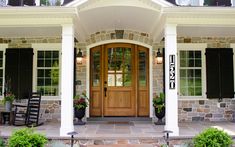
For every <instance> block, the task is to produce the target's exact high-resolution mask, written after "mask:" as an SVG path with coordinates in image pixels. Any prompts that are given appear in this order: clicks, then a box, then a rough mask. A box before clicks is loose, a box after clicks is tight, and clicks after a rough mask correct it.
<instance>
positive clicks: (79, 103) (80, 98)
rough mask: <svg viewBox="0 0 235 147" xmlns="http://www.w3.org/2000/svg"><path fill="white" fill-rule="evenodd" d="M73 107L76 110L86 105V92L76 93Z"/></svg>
mask: <svg viewBox="0 0 235 147" xmlns="http://www.w3.org/2000/svg"><path fill="white" fill-rule="evenodd" d="M73 105H74V108H76V109H77V110H79V109H85V108H86V107H87V106H88V97H87V96H86V93H85V92H83V93H82V94H79V95H76V96H75V97H74V100H73Z"/></svg>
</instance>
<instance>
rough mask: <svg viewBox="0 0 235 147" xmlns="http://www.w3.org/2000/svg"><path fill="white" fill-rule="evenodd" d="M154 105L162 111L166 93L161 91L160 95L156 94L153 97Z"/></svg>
mask: <svg viewBox="0 0 235 147" xmlns="http://www.w3.org/2000/svg"><path fill="white" fill-rule="evenodd" d="M153 107H154V108H157V109H158V110H157V112H158V113H160V112H161V111H162V109H163V108H164V107H165V95H164V93H162V92H161V93H160V96H158V95H157V96H155V97H154V98H153Z"/></svg>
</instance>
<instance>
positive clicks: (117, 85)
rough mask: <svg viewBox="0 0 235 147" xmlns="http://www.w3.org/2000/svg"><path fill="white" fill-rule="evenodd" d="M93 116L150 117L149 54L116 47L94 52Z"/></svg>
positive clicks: (130, 47) (135, 48)
mask: <svg viewBox="0 0 235 147" xmlns="http://www.w3.org/2000/svg"><path fill="white" fill-rule="evenodd" d="M90 97H91V99H90V115H91V116H149V50H148V49H147V48H145V47H143V46H139V45H134V44H126V43H115V44H114V43H112V44H105V45H100V46H96V47H94V48H91V50H90Z"/></svg>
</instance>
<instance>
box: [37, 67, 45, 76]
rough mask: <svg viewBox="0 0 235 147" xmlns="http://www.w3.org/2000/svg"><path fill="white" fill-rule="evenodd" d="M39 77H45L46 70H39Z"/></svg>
mask: <svg viewBox="0 0 235 147" xmlns="http://www.w3.org/2000/svg"><path fill="white" fill-rule="evenodd" d="M38 77H44V69H38Z"/></svg>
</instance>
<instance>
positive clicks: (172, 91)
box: [165, 24, 179, 136]
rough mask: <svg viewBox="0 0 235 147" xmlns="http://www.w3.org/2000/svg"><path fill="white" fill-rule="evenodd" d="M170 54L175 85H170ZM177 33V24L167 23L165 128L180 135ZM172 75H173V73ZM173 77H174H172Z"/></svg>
mask: <svg viewBox="0 0 235 147" xmlns="http://www.w3.org/2000/svg"><path fill="white" fill-rule="evenodd" d="M170 55H173V56H174V57H175V58H174V65H175V75H174V76H173V77H174V80H173V81H174V84H173V85H174V86H173V88H172V87H170ZM171 60H172V59H171ZM177 69H178V68H177V35H176V25H175V24H166V27H165V97H166V99H165V107H166V117H165V119H166V124H165V130H170V131H173V133H171V134H170V136H178V135H179V127H178V95H177V91H178V86H177V85H178V80H177V71H178V70H177ZM171 76H172V75H171ZM171 78H172V77H171Z"/></svg>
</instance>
